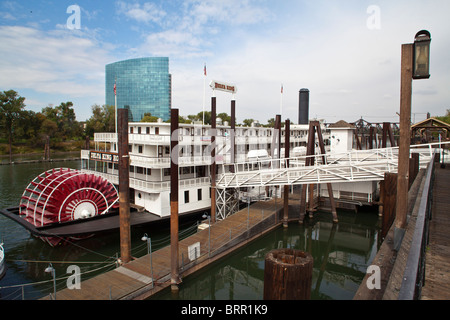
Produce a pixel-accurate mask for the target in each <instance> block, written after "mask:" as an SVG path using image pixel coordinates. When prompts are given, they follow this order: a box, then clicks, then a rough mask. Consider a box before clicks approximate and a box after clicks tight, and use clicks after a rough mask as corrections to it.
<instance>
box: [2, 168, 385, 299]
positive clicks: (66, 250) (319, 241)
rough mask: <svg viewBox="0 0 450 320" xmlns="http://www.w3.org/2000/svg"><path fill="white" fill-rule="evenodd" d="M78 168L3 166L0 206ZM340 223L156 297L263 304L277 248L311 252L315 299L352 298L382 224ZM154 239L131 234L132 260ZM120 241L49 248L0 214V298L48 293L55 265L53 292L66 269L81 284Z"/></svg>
mask: <svg viewBox="0 0 450 320" xmlns="http://www.w3.org/2000/svg"><path fill="white" fill-rule="evenodd" d="M59 167H68V168H73V169H79V167H80V162H79V161H65V162H51V163H33V164H13V165H0V207H1V208H6V207H12V206H17V205H18V203H19V201H20V197H21V195H22V193H23V190H24V189H25V188H26V186H27V185H28V184H29V182H30V181H31V180H33V179H34V178H35V177H36V176H38V175H39V174H41V173H42V172H44V171H46V170H49V169H51V168H59ZM338 215H339V223H338V224H333V223H332V220H331V214H329V213H317V214H316V215H315V217H314V219H310V220H308V221H307V223H305V224H304V225H299V224H298V223H291V224H289V228H287V229H284V228H282V227H281V228H278V229H277V230H275V231H273V232H271V233H269V234H267V235H266V236H264V237H262V238H260V239H258V240H256V241H254V242H252V243H251V244H250V245H248V246H246V247H245V248H243V249H240V250H238V251H236V252H235V253H233V254H231V255H229V256H227V257H225V258H224V259H222V260H220V261H218V262H216V263H215V264H213V265H211V266H210V267H208V268H207V269H205V270H202V271H201V272H199V273H197V274H195V275H192V276H189V277H187V278H185V279H183V282H182V284H181V286H180V291H179V294H178V295H177V296H173V295H172V294H171V292H170V290H168V291H163V292H162V293H161V294H159V295H157V296H155V297H154V299H186V300H187V299H198V300H213V299H220V300H230V299H231V300H233V299H236V300H237V299H246V300H247V299H248V300H253V299H262V296H263V278H264V257H265V254H266V253H267V252H269V251H270V250H272V249H276V248H295V249H300V250H304V251H308V252H310V253H311V254H312V255H313V258H314V270H313V288H312V296H311V298H312V299H319V300H321V299H336V300H342V299H352V298H353V296H354V294H355V292H356V290H357V289H358V286H359V285H360V283H361V281H362V279H363V277H364V275H365V272H366V270H367V267H368V266H369V265H370V262H371V261H372V259H373V257H374V256H375V254H376V251H377V246H378V232H379V219H378V216H377V213H376V211H374V210H369V211H360V212H358V213H357V214H356V213H351V212H345V211H338ZM195 230H196V222H195V221H190V222H187V223H185V224H182V225H180V233H181V236H182V237H185V236H188V235H189V234H192V233H193V232H195ZM144 233H147V234H149V235H150V237H151V238H152V249H153V250H157V249H159V248H160V247H163V246H165V245H168V244H169V243H170V231H169V226H168V225H167V226H160V227H158V228H156V227H152V226H150V227H140V228H133V229H132V256H134V257H140V256H142V255H144V254H146V253H147V247H146V243H144V242H142V241H141V237H142V236H143V234H144ZM119 240H120V239H119V235H118V234H106V235H99V236H96V237H95V238H91V239H87V240H83V241H79V242H77V243H73V244H68V245H63V246H58V247H55V248H52V247H50V246H48V245H47V244H45V243H44V242H43V241H41V240H40V239H37V238H34V237H33V236H31V235H30V234H29V232H28V231H26V230H25V229H24V228H23V227H22V226H20V225H18V224H17V223H15V222H13V221H12V220H10V219H8V218H6V217H4V216H2V215H0V241H3V242H4V248H5V253H6V265H7V273H6V275H5V277H4V278H3V279H2V280H0V299H4V300H12V299H19V300H20V299H23V298H24V299H38V298H40V297H43V296H44V295H48V294H49V293H51V292H53V282H52V276H51V275H50V274H49V273H46V272H45V271H44V270H45V268H47V267H48V266H49V263H52V266H53V267H54V268H55V274H56V278H57V279H59V280H58V281H57V290H59V289H63V288H65V287H66V286H67V277H68V276H69V275H71V273H67V271H68V270H67V268H68V267H69V266H70V265H76V266H78V267H80V269H81V273H82V275H81V280H85V279H87V278H88V277H91V276H94V275H96V274H98V273H101V272H104V271H107V270H112V269H113V268H114V267H115V264H114V262H115V259H116V257H117V255H118V253H119V252H120V248H119V243H120V241H119Z"/></svg>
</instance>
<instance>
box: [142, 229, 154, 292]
mask: <svg viewBox="0 0 450 320" xmlns="http://www.w3.org/2000/svg"><path fill="white" fill-rule="evenodd" d="M141 240H142V241H147V254H148V255H149V256H150V277H151V278H152V288H153V286H154V285H153V262H152V239H151V238H149V236H148V235H147V234H146V233H144V236H143V237H142V238H141Z"/></svg>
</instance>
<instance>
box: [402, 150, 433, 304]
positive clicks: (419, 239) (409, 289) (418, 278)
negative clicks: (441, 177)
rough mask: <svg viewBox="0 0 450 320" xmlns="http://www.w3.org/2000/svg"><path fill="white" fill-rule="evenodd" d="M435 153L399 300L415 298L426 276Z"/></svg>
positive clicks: (424, 188) (427, 176)
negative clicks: (426, 252) (426, 253)
mask: <svg viewBox="0 0 450 320" xmlns="http://www.w3.org/2000/svg"><path fill="white" fill-rule="evenodd" d="M435 156H436V153H434V154H433V156H432V158H431V161H430V163H429V165H428V169H427V173H426V178H425V184H424V187H423V192H422V196H421V199H420V205H419V210H418V213H417V219H416V225H415V229H414V234H413V239H412V242H411V247H410V250H409V254H408V258H407V261H406V267H405V271H404V274H403V277H402V285H401V288H400V292H399V295H398V299H399V300H414V299H416V298H417V297H418V296H419V295H420V294H419V293H420V289H421V285H422V282H423V281H422V279H423V277H424V274H423V273H424V268H423V267H421V264H422V263H424V259H425V249H426V245H427V242H428V221H429V220H430V211H431V195H432V192H433V182H432V180H433V172H434V165H435V161H434V159H435Z"/></svg>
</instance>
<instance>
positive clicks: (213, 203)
mask: <svg viewBox="0 0 450 320" xmlns="http://www.w3.org/2000/svg"><path fill="white" fill-rule="evenodd" d="M215 142H216V97H211V146H212V150H211V161H212V163H211V169H210V170H211V223H215V222H216V144H215Z"/></svg>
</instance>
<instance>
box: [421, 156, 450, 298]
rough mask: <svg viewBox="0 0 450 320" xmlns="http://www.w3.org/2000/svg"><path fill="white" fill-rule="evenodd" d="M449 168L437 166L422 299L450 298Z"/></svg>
mask: <svg viewBox="0 0 450 320" xmlns="http://www.w3.org/2000/svg"><path fill="white" fill-rule="evenodd" d="M449 204H450V166H449V165H448V164H447V166H446V168H445V169H443V168H440V166H439V164H437V165H436V172H435V181H434V191H433V204H432V219H431V221H430V233H429V235H430V238H429V243H428V248H427V253H426V259H425V261H426V262H425V263H426V264H425V285H424V286H423V287H422V295H421V299H422V300H448V299H450V237H449V235H448V234H449V231H450V210H449Z"/></svg>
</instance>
